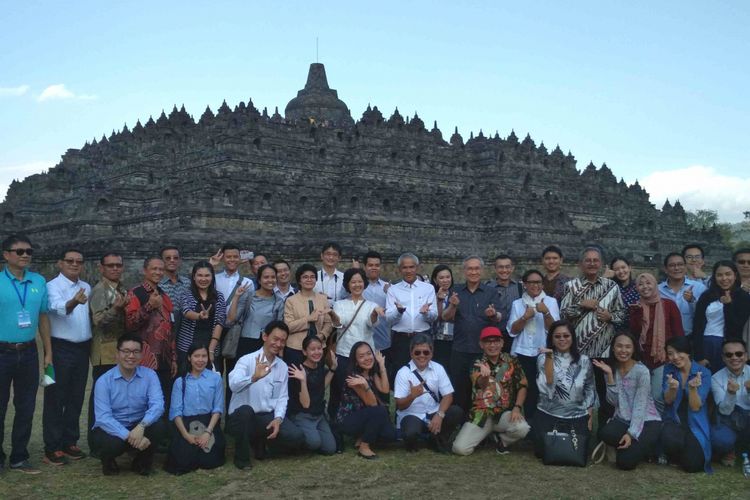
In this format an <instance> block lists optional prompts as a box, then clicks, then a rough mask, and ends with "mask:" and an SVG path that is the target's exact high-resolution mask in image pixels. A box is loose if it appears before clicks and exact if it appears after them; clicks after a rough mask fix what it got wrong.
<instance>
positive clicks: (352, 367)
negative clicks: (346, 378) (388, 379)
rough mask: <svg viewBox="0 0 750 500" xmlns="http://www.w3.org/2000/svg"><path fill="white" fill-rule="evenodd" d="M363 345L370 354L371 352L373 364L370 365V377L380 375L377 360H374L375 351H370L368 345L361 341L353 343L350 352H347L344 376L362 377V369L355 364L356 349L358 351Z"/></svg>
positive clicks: (370, 348)
mask: <svg viewBox="0 0 750 500" xmlns="http://www.w3.org/2000/svg"><path fill="white" fill-rule="evenodd" d="M363 345H366V346H367V348H368V349H369V350H370V352H372V359H373V362H374V363H373V365H372V369H371V370H370V375H380V365H379V364H378V361H377V359H375V351H373V350H372V347H371V346H370V344H368V343H367V342H364V341H361V340H360V341H359V342H355V343H354V345H353V346H352V348H351V350H350V351H349V366H348V367H347V370H346V374H347V375H362V369H361V368H360V367H359V365H358V364H357V349H359V348H360V347H362V346H363Z"/></svg>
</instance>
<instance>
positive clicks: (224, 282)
mask: <svg viewBox="0 0 750 500" xmlns="http://www.w3.org/2000/svg"><path fill="white" fill-rule="evenodd" d="M240 278H242V284H240V286H244V287H246V288H247V290H245V294H250V295H252V294H253V293H254V292H255V285H253V281H252V280H251V279H250V278H243V277H242V276H240V273H239V271H235V272H233V273H232V274H228V273H227V271H226V270H224V271H222V272H220V273H218V274H217V275H216V291H218V292H221V294H222V295H223V296H224V298H225V299H226V301H227V311H228V310H229V306H230V305H231V302H230V301H229V295H230V294H231V293H232V290H234V286H235V285H236V284H237V281H238V280H239V279H240ZM235 296H236V293H235ZM232 300H234V297H232Z"/></svg>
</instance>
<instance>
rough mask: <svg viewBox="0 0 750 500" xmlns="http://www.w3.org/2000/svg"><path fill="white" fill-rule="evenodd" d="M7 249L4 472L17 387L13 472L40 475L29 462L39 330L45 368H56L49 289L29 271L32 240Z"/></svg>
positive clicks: (2, 341) (1, 395)
mask: <svg viewBox="0 0 750 500" xmlns="http://www.w3.org/2000/svg"><path fill="white" fill-rule="evenodd" d="M2 247H3V258H4V259H5V262H6V264H5V267H4V269H3V271H2V275H0V469H2V468H3V467H4V466H5V451H4V450H3V438H4V436H5V412H6V410H7V409H8V400H9V395H10V387H11V385H12V386H13V406H14V407H15V409H16V414H15V417H14V419H13V432H12V444H11V446H12V447H11V452H10V469H11V470H15V471H19V472H25V473H27V474H38V473H39V472H40V471H39V469H37V468H35V467H33V466H32V465H31V463H30V462H29V451H28V445H29V438H30V437H31V422H32V420H33V418H34V408H35V406H36V391H37V387H38V386H39V357H38V354H37V348H36V332H37V329H38V330H39V335H40V336H41V338H42V343H43V345H44V366H45V368H46V367H47V366H48V365H50V364H52V347H51V344H50V327H49V319H48V318H47V307H48V305H47V302H48V300H47V285H46V283H45V281H44V278H43V277H42V276H41V275H39V274H37V273H33V272H31V271H29V270H28V269H27V267H28V266H29V264H31V255H32V253H33V249H32V248H31V241H29V239H28V238H27V237H25V236H23V235H17V234H16V235H11V236H9V237H7V238H6V239H5V240H4V241H3V242H2Z"/></svg>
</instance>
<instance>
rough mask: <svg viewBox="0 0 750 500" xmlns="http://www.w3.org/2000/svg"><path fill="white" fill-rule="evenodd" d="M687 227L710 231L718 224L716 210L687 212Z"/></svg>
mask: <svg viewBox="0 0 750 500" xmlns="http://www.w3.org/2000/svg"><path fill="white" fill-rule="evenodd" d="M687 223H688V226H690V227H692V228H694V229H698V230H701V229H711V227H713V225H714V224H718V223H719V213H718V212H717V211H716V210H696V211H695V212H693V211H688V212H687Z"/></svg>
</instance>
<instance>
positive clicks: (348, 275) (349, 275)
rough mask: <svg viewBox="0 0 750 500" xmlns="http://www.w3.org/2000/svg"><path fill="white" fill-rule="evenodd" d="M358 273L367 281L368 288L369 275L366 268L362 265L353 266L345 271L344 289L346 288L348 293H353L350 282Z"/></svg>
mask: <svg viewBox="0 0 750 500" xmlns="http://www.w3.org/2000/svg"><path fill="white" fill-rule="evenodd" d="M357 274H359V276H360V277H361V278H362V281H364V282H365V288H367V275H366V274H365V270H364V269H362V268H360V267H352V268H350V269H347V270H346V271H344V280H343V283H344V290H346V293H351V292H350V291H349V282H350V281H351V280H352V278H353V277H354V276H355V275H357Z"/></svg>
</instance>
